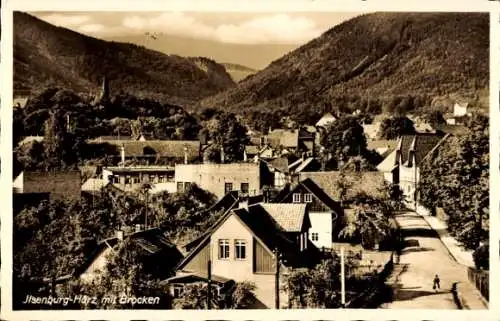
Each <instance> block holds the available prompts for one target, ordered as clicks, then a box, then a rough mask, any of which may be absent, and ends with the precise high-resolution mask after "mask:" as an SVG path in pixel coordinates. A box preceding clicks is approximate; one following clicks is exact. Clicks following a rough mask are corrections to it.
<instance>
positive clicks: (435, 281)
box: [432, 274, 441, 292]
mask: <svg viewBox="0 0 500 321" xmlns="http://www.w3.org/2000/svg"><path fill="white" fill-rule="evenodd" d="M439 282H440V280H439V276H438V275H437V274H436V276H435V277H434V282H433V285H432V289H433V290H436V292H437V291H438V290H439V289H440V288H441V287H440V285H439Z"/></svg>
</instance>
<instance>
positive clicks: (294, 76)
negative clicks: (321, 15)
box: [201, 13, 489, 113]
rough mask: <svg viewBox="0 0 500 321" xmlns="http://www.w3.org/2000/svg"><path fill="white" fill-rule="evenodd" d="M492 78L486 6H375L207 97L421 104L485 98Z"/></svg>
mask: <svg viewBox="0 0 500 321" xmlns="http://www.w3.org/2000/svg"><path fill="white" fill-rule="evenodd" d="M488 81H489V15H488V14H487V13H372V14H365V15H361V16H358V17H356V18H353V19H351V20H348V21H346V22H344V23H342V24H340V25H338V26H335V27H334V28H332V29H330V30H328V31H327V32H325V33H324V34H323V35H321V36H320V37H318V38H316V39H314V40H312V41H310V42H309V43H307V44H305V45H303V46H301V47H299V48H298V49H296V50H294V51H292V52H290V53H289V54H287V55H285V56H284V57H282V58H280V59H278V60H276V61H274V62H273V63H271V64H270V65H269V66H268V67H267V68H265V69H263V70H262V71H260V72H257V73H256V74H254V75H251V76H249V77H248V78H246V79H244V80H243V81H241V82H240V83H239V84H238V86H236V87H234V88H230V89H228V90H227V91H225V92H222V93H220V94H217V95H215V96H213V97H209V98H206V99H204V100H203V101H202V102H201V105H202V106H204V107H219V108H225V109H230V110H234V111H236V110H242V109H248V108H253V109H259V110H267V109H271V110H276V109H283V110H287V111H288V112H290V113H294V112H297V111H300V110H303V109H305V108H317V109H324V108H327V109H332V110H335V109H336V108H340V107H342V106H344V107H345V106H353V107H356V108H359V107H361V108H362V107H363V106H364V107H366V106H367V105H370V102H373V101H379V102H383V103H387V104H397V103H398V102H399V101H401V100H402V99H407V101H408V99H409V100H410V101H411V102H412V105H415V106H416V107H417V108H418V107H421V106H426V105H429V104H430V103H431V102H432V101H433V100H434V101H439V98H445V97H448V95H452V96H458V97H465V98H466V99H468V100H476V101H481V100H483V101H484V98H485V97H487V95H488V89H487V88H488V86H489V84H488ZM478 93H480V95H479V96H481V97H478ZM482 96H485V97H482ZM436 98H438V99H436ZM486 100H487V99H486Z"/></svg>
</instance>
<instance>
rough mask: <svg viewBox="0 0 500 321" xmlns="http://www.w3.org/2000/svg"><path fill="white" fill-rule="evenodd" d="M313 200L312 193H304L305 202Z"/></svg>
mask: <svg viewBox="0 0 500 321" xmlns="http://www.w3.org/2000/svg"><path fill="white" fill-rule="evenodd" d="M312 201H313V197H312V194H304V202H306V203H311V202H312Z"/></svg>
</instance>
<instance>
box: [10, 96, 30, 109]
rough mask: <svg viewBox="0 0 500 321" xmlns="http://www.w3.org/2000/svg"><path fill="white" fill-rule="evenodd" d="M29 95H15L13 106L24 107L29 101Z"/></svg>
mask: <svg viewBox="0 0 500 321" xmlns="http://www.w3.org/2000/svg"><path fill="white" fill-rule="evenodd" d="M28 100H29V98H28V97H15V98H14V99H13V100H12V107H14V108H24V107H25V106H26V104H27V103H28Z"/></svg>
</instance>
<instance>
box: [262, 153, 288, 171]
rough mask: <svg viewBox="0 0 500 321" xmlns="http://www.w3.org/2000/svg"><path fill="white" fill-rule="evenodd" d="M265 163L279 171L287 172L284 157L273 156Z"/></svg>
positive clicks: (286, 160) (286, 162)
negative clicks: (273, 157)
mask: <svg viewBox="0 0 500 321" xmlns="http://www.w3.org/2000/svg"><path fill="white" fill-rule="evenodd" d="M267 163H268V164H269V166H271V167H272V168H274V169H275V170H277V171H279V172H281V173H288V159H287V158H286V157H279V158H275V159H273V160H271V161H269V162H267Z"/></svg>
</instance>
